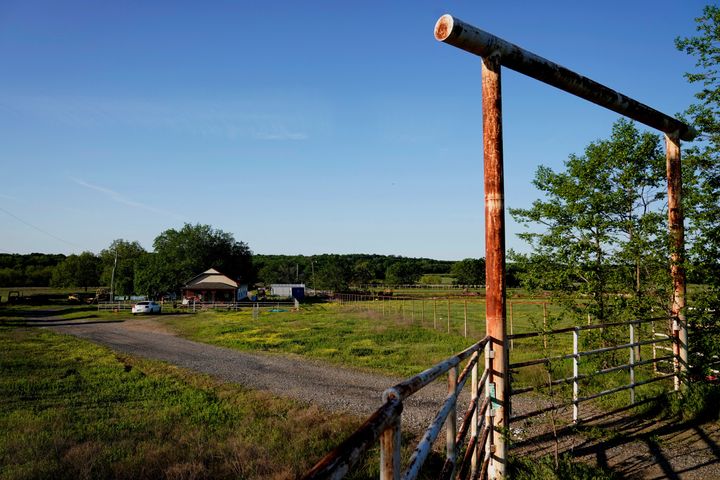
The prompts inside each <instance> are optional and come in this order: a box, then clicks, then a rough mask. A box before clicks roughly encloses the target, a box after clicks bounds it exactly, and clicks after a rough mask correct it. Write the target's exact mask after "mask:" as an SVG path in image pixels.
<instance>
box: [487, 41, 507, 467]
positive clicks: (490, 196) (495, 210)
mask: <svg viewBox="0 0 720 480" xmlns="http://www.w3.org/2000/svg"><path fill="white" fill-rule="evenodd" d="M500 69H501V66H500V61H499V59H498V58H497V57H496V56H492V55H491V56H488V57H486V58H484V59H483V65H482V108H483V150H484V159H485V165H484V173H485V275H486V285H487V287H486V303H485V312H486V329H487V335H488V336H489V337H490V338H491V340H490V341H491V342H492V344H493V351H494V352H495V358H494V359H493V362H492V364H493V370H492V371H491V372H490V375H491V378H490V382H491V383H495V394H496V397H497V402H498V403H499V408H498V409H497V412H496V416H495V428H496V429H498V433H499V434H498V435H495V439H496V440H495V452H494V453H493V454H492V459H491V462H490V478H503V477H504V475H505V459H506V455H505V442H504V440H503V434H502V433H501V432H500V430H502V429H505V428H507V427H508V416H509V415H508V414H509V412H508V408H507V400H508V399H509V397H508V393H509V392H508V386H509V385H508V382H507V380H508V379H507V373H506V372H507V356H506V353H507V351H506V339H505V205H504V186H503V182H504V180H503V144H502V95H501V74H500Z"/></svg>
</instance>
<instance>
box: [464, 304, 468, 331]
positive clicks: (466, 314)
mask: <svg viewBox="0 0 720 480" xmlns="http://www.w3.org/2000/svg"><path fill="white" fill-rule="evenodd" d="M464 337H465V338H467V298H466V299H465V334H464Z"/></svg>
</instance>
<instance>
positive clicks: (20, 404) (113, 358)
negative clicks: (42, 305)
mask: <svg viewBox="0 0 720 480" xmlns="http://www.w3.org/2000/svg"><path fill="white" fill-rule="evenodd" d="M0 398H1V399H2V400H0V479H3V480H5V479H21V478H57V479H63V478H67V479H71V478H72V479H74V478H178V479H180V478H294V477H297V476H298V475H299V474H300V473H302V472H303V471H305V470H306V469H307V468H309V467H310V466H312V464H313V463H314V462H315V461H316V460H317V459H318V458H319V457H320V456H322V454H323V453H325V452H326V451H327V450H329V449H330V448H332V447H333V446H334V445H336V444H337V443H338V442H339V441H340V440H341V439H342V438H344V437H345V436H346V435H347V434H349V433H350V432H351V431H352V430H353V429H354V428H355V427H356V426H357V425H358V423H359V420H358V419H355V418H351V417H348V416H341V415H336V414H329V413H327V412H324V411H321V410H319V409H318V408H316V407H307V406H305V405H301V404H299V403H297V402H294V401H290V400H283V399H279V398H277V397H273V396H271V395H269V394H264V393H260V392H255V391H250V390H246V389H243V388H242V387H239V386H236V385H230V384H224V383H220V382H217V381H214V380H212V379H210V378H209V377H207V376H202V375H196V374H191V373H189V372H187V371H183V370H181V369H178V368H174V367H172V366H168V365H166V364H163V363H161V362H154V361H147V360H141V359H138V358H134V357H130V356H125V355H120V354H115V353H113V352H112V351H110V350H108V349H106V348H103V347H99V346H95V345H93V344H90V343H87V342H85V341H81V340H78V339H75V338H73V337H69V336H64V335H59V334H56V333H52V332H49V331H45V330H39V329H13V328H7V327H0Z"/></svg>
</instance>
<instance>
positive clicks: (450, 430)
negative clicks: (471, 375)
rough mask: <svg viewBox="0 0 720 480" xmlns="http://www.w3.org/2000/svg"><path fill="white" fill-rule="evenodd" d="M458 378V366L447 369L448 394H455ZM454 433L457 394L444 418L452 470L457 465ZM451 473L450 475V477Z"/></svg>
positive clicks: (447, 450)
mask: <svg viewBox="0 0 720 480" xmlns="http://www.w3.org/2000/svg"><path fill="white" fill-rule="evenodd" d="M457 379H458V366H457V365H455V367H453V368H451V369H450V370H449V371H448V395H455V389H456V388H457ZM455 435H457V396H455V398H454V399H453V406H452V409H451V410H450V414H449V415H448V418H447V420H446V440H445V444H446V447H447V448H446V458H447V460H448V461H449V462H450V463H451V464H452V466H453V469H452V472H453V474H454V472H455V466H456V465H457V447H456V445H455ZM452 476H453V475H451V476H450V477H451V478H452Z"/></svg>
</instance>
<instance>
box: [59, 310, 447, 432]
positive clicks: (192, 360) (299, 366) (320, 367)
mask: <svg viewBox="0 0 720 480" xmlns="http://www.w3.org/2000/svg"><path fill="white" fill-rule="evenodd" d="M48 328H51V329H52V330H54V331H56V332H59V333H66V334H71V335H74V336H76V337H79V338H83V339H86V340H89V341H92V342H94V343H98V344H101V345H105V346H107V347H109V348H111V349H113V350H115V351H118V352H123V353H128V354H131V355H138V356H142V357H146V358H151V359H156V360H163V361H166V362H169V363H172V364H174V365H177V366H179V367H183V368H187V369H190V370H194V371H196V372H201V373H206V374H208V375H212V376H214V377H217V378H219V379H221V380H225V381H229V382H235V383H239V384H241V385H244V386H246V387H248V388H253V389H258V390H265V391H269V392H272V393H274V394H276V395H279V396H284V397H291V398H295V399H298V400H301V401H303V402H308V403H314V404H317V405H320V406H322V407H324V408H327V409H329V410H332V411H339V412H347V413H351V414H354V415H359V416H361V417H365V416H368V415H370V414H371V413H372V412H374V411H375V410H376V409H377V408H378V407H380V406H381V405H382V402H381V398H382V392H383V391H384V390H385V389H387V388H388V387H391V386H392V385H395V384H396V383H398V382H400V381H402V380H403V379H402V378H399V377H388V376H383V375H376V374H369V373H364V372H359V371H357V370H352V369H349V368H343V367H340V366H337V365H331V364H329V363H325V362H321V361H317V360H312V359H308V358H305V357H300V356H288V355H279V354H277V355H276V354H256V353H247V352H240V351H237V350H231V349H228V348H223V347H216V346H213V345H208V344H205V343H199V342H194V341H192V340H187V339H184V338H181V337H178V336H176V335H174V334H173V333H171V332H169V331H168V330H167V329H166V328H165V327H163V326H162V325H160V324H159V323H158V322H156V321H155V320H153V319H152V318H148V319H132V320H129V321H119V322H87V323H82V322H72V321H67V322H63V323H62V324H61V325H56V326H53V327H48ZM446 395H447V387H446V386H445V385H444V384H443V383H441V382H436V383H434V384H432V385H429V386H428V387H426V388H425V389H423V390H421V391H420V392H418V393H416V394H415V395H413V396H412V397H411V398H410V399H408V400H407V401H406V402H405V403H406V406H405V409H404V411H403V424H404V425H405V427H406V428H410V429H412V430H415V431H418V430H419V429H421V428H422V429H424V428H425V427H426V426H427V425H428V424H429V423H430V422H431V421H432V419H433V417H434V416H435V413H436V412H437V410H438V408H439V406H440V405H441V404H442V402H443V400H444V399H445V397H446ZM459 410H460V409H459Z"/></svg>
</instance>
